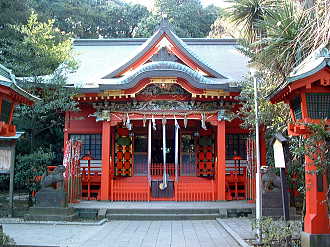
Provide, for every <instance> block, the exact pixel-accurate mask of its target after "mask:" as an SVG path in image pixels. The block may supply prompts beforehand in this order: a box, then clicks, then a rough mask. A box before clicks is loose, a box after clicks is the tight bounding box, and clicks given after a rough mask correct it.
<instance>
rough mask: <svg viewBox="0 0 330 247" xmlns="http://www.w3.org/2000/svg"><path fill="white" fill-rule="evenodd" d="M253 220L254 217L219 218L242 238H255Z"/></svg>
mask: <svg viewBox="0 0 330 247" xmlns="http://www.w3.org/2000/svg"><path fill="white" fill-rule="evenodd" d="M252 221H253V219H249V218H229V219H219V222H220V223H224V224H226V225H227V226H228V227H229V228H230V229H231V230H233V231H234V232H235V233H237V234H238V235H239V236H240V237H241V238H242V239H255V232H254V231H252Z"/></svg>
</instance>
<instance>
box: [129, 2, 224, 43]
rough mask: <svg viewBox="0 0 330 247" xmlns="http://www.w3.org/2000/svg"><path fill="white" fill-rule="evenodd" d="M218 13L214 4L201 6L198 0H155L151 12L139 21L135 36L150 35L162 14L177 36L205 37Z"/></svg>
mask: <svg viewBox="0 0 330 247" xmlns="http://www.w3.org/2000/svg"><path fill="white" fill-rule="evenodd" d="M218 15H219V11H218V9H217V8H216V7H215V6H213V5H210V6H208V7H205V8H203V6H202V4H201V2H200V1H199V0H185V1H182V0H156V1H155V3H154V8H153V11H152V14H151V15H149V16H147V17H146V18H144V19H143V20H142V21H141V22H140V23H139V26H138V29H137V31H136V33H135V37H150V36H151V35H152V34H153V32H154V31H155V28H156V26H157V25H158V24H159V23H160V21H161V19H162V18H164V16H166V17H167V19H168V21H169V23H170V24H171V26H172V28H173V29H174V32H175V33H176V34H177V35H178V36H180V37H188V38H189V37H192V38H201V37H206V36H207V35H208V33H209V32H210V30H211V25H212V24H213V22H214V21H215V20H216V18H217V16H218Z"/></svg>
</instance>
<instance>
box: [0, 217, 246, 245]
mask: <svg viewBox="0 0 330 247" xmlns="http://www.w3.org/2000/svg"><path fill="white" fill-rule="evenodd" d="M3 226H4V231H5V232H6V233H7V234H9V235H10V236H11V237H12V238H14V240H15V241H16V243H17V244H25V245H48V246H61V247H78V246H79V247H133V246H134V247H165V246H166V247H197V246H198V247H215V246H217V247H218V246H224V247H239V246H240V245H239V244H238V243H237V242H236V241H235V240H234V239H233V238H232V237H231V236H230V235H229V234H228V233H227V232H226V231H225V230H224V228H223V227H222V226H221V225H220V224H219V223H218V222H217V221H215V220H202V221H198V220H195V221H112V222H108V223H106V224H104V225H103V226H71V225H29V224H5V225H3Z"/></svg>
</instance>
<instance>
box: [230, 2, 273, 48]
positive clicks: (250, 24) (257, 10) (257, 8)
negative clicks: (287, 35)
mask: <svg viewBox="0 0 330 247" xmlns="http://www.w3.org/2000/svg"><path fill="white" fill-rule="evenodd" d="M227 2H229V3H231V7H229V8H228V9H227V10H228V13H229V16H230V19H231V21H233V22H234V23H235V24H236V25H239V26H242V36H243V38H245V39H246V40H247V41H249V42H251V43H252V42H254V41H256V40H258V39H259V38H261V37H262V36H263V35H264V30H263V29H262V28H260V27H259V26H258V24H259V23H260V22H261V21H263V19H264V17H265V16H266V15H268V14H269V11H270V10H271V9H272V8H273V7H274V1H273V0H228V1H227Z"/></svg>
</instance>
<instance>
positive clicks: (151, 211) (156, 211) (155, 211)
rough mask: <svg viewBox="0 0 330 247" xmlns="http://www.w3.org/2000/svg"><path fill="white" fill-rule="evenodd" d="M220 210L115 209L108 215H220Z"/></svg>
mask: <svg viewBox="0 0 330 247" xmlns="http://www.w3.org/2000/svg"><path fill="white" fill-rule="evenodd" d="M218 213H219V209H218V208H113V209H107V214H218Z"/></svg>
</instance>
